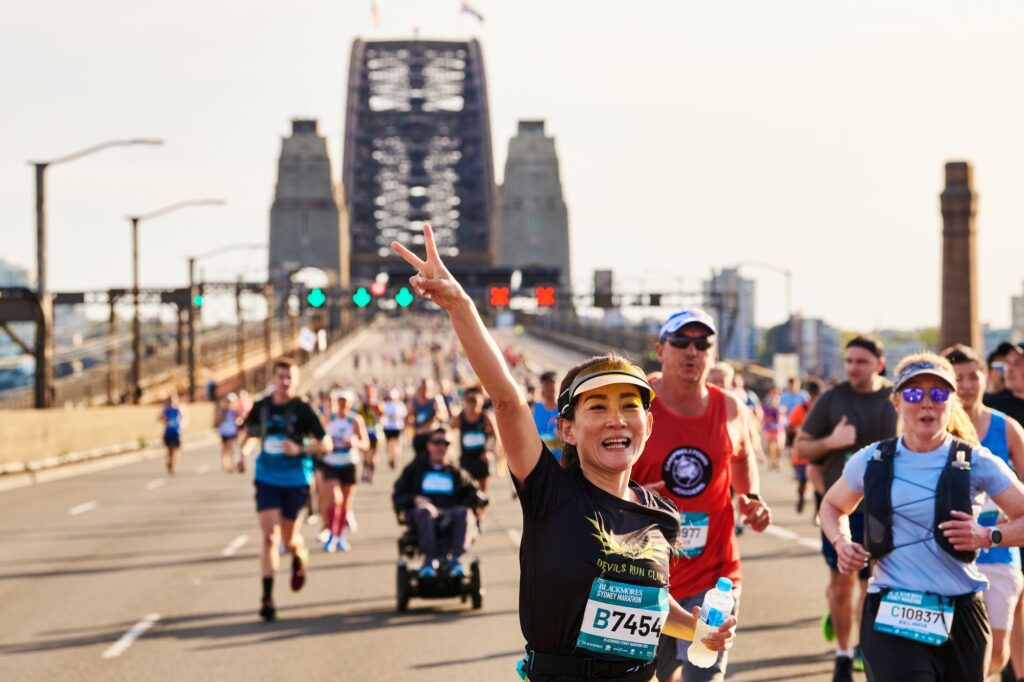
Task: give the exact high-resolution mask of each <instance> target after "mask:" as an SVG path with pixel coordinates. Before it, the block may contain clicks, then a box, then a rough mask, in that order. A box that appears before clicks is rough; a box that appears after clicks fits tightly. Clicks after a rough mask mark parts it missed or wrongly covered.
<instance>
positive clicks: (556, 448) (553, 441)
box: [530, 371, 562, 462]
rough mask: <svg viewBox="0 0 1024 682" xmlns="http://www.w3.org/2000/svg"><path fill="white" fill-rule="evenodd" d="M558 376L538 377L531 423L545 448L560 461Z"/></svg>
mask: <svg viewBox="0 0 1024 682" xmlns="http://www.w3.org/2000/svg"><path fill="white" fill-rule="evenodd" d="M557 393H558V375H557V374H555V373H554V372H551V371H547V372H544V373H543V374H541V375H540V400H538V401H537V402H535V403H533V406H532V407H531V408H530V409H531V410H532V411H533V423H534V424H536V425H537V433H539V434H540V439H541V441H542V442H543V443H544V445H545V447H547V449H548V450H549V451H550V452H551V454H552V455H554V456H555V459H557V460H558V461H559V462H561V461H562V440H561V439H560V438H559V437H558V395H557Z"/></svg>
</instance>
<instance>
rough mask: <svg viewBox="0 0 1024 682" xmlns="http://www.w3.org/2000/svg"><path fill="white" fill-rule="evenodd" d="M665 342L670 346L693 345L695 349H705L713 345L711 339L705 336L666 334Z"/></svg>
mask: <svg viewBox="0 0 1024 682" xmlns="http://www.w3.org/2000/svg"><path fill="white" fill-rule="evenodd" d="M665 343H667V344H668V345H670V346H672V347H673V348H683V349H686V348H689V347H690V346H693V347H694V348H696V349H697V350H707V349H708V348H711V346H713V345H715V344H714V342H713V341H711V339H709V338H708V337H706V336H667V337H665Z"/></svg>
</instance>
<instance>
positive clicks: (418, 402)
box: [408, 379, 450, 457]
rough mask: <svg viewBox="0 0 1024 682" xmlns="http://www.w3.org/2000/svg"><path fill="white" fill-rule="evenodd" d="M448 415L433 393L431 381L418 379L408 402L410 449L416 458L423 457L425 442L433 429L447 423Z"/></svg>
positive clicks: (425, 449)
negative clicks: (414, 391)
mask: <svg viewBox="0 0 1024 682" xmlns="http://www.w3.org/2000/svg"><path fill="white" fill-rule="evenodd" d="M449 418H450V415H449V414H448V408H447V407H446V406H445V404H444V399H443V398H442V397H441V396H440V395H439V394H438V393H435V392H434V380H433V379H420V380H419V382H418V383H417V384H416V393H415V394H414V395H413V397H412V399H411V400H410V401H409V417H408V419H409V425H410V426H412V427H413V432H414V434H415V435H413V438H412V449H413V452H415V453H416V456H417V457H419V456H420V455H425V454H426V452H427V440H428V439H429V438H430V434H431V433H433V432H434V429H437V428H440V427H441V426H444V425H445V424H447V423H448V419H449Z"/></svg>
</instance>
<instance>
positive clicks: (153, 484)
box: [146, 478, 167, 490]
mask: <svg viewBox="0 0 1024 682" xmlns="http://www.w3.org/2000/svg"><path fill="white" fill-rule="evenodd" d="M165 485H167V479H166V478H154V479H153V480H152V481H150V482H149V483H147V484H146V490H156V489H157V488H163V487H164V486H165Z"/></svg>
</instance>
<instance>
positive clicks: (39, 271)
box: [29, 138, 164, 408]
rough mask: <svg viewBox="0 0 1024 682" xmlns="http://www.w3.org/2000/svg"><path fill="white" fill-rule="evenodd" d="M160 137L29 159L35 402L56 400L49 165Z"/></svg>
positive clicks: (45, 404)
mask: <svg viewBox="0 0 1024 682" xmlns="http://www.w3.org/2000/svg"><path fill="white" fill-rule="evenodd" d="M163 143H164V141H163V140H159V139H148V138H140V139H130V140H110V141H109V142H103V143H102V144H97V145H94V146H92V147H87V148H86V149H82V150H80V151H77V152H75V153H73V154H69V155H67V156H62V157H60V158H58V159H52V160H50V161H29V164H30V165H32V166H33V167H34V168H35V184H36V296H37V297H38V298H39V306H40V308H41V310H42V320H41V321H40V323H39V324H38V325H36V339H35V361H36V368H35V406H36V407H37V408H44V407H49V406H50V404H51V402H52V401H53V332H52V327H53V301H51V300H50V291H49V289H48V287H47V281H46V274H47V272H46V169H47V168H49V167H50V166H55V165H57V164H59V163H66V162H68V161H74V160H75V159H80V158H82V157H83V156H88V155H89V154H93V153H95V152H98V151H101V150H103V149H109V148H110V147H127V146H133V145H162V144H163Z"/></svg>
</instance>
